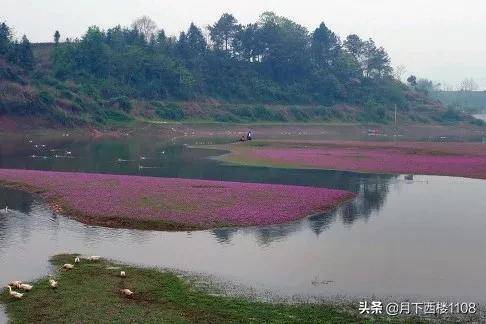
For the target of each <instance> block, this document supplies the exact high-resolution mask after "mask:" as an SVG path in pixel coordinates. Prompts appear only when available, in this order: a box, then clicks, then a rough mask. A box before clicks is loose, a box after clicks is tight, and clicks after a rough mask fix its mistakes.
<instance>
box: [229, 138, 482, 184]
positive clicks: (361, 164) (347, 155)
mask: <svg viewBox="0 0 486 324" xmlns="http://www.w3.org/2000/svg"><path fill="white" fill-rule="evenodd" d="M226 149H229V150H231V152H232V153H230V154H229V155H227V156H225V157H223V159H225V160H226V161H229V162H235V163H247V164H255V165H268V166H277V167H278V166H280V167H293V168H298V167H301V168H319V169H332V170H343V171H359V172H371V173H395V174H396V173H403V174H426V175H445V176H459V177H469V178H478V179H486V144H482V143H426V142H358V141H320V142H319V141H306V142H292V141H286V142H282V141H280V142H277V141H276V142H272V141H266V142H261V143H253V144H252V145H247V144H234V145H230V146H227V147H226Z"/></svg>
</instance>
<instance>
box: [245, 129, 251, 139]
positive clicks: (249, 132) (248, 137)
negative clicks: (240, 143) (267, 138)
mask: <svg viewBox="0 0 486 324" xmlns="http://www.w3.org/2000/svg"><path fill="white" fill-rule="evenodd" d="M246 140H247V141H251V130H250V131H248V134H247V135H246Z"/></svg>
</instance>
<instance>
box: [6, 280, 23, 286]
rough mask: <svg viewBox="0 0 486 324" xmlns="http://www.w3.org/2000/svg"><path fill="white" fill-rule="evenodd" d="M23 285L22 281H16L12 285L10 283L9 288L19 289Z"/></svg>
mask: <svg viewBox="0 0 486 324" xmlns="http://www.w3.org/2000/svg"><path fill="white" fill-rule="evenodd" d="M21 284H22V281H20V280H15V281H12V282H11V283H9V284H8V285H9V286H13V287H18V286H20V285H21Z"/></svg>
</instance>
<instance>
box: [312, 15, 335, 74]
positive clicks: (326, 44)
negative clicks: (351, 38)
mask: <svg viewBox="0 0 486 324" xmlns="http://www.w3.org/2000/svg"><path fill="white" fill-rule="evenodd" d="M311 50H312V55H313V58H314V59H315V60H316V62H317V64H318V65H323V66H326V67H330V66H332V65H333V63H334V62H336V60H337V59H338V57H339V55H340V52H341V42H340V40H339V37H337V36H336V34H334V33H333V32H332V31H331V30H329V28H327V27H326V25H325V24H324V23H321V24H320V25H319V27H318V28H317V29H316V30H315V31H314V32H313V33H312V43H311Z"/></svg>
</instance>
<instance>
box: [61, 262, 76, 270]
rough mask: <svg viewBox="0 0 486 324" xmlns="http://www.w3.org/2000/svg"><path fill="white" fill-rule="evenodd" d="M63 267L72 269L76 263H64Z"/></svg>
mask: <svg viewBox="0 0 486 324" xmlns="http://www.w3.org/2000/svg"><path fill="white" fill-rule="evenodd" d="M61 268H62V269H65V270H72V269H74V265H73V264H71V263H66V264H65V265H63V266H62V267H61Z"/></svg>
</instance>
